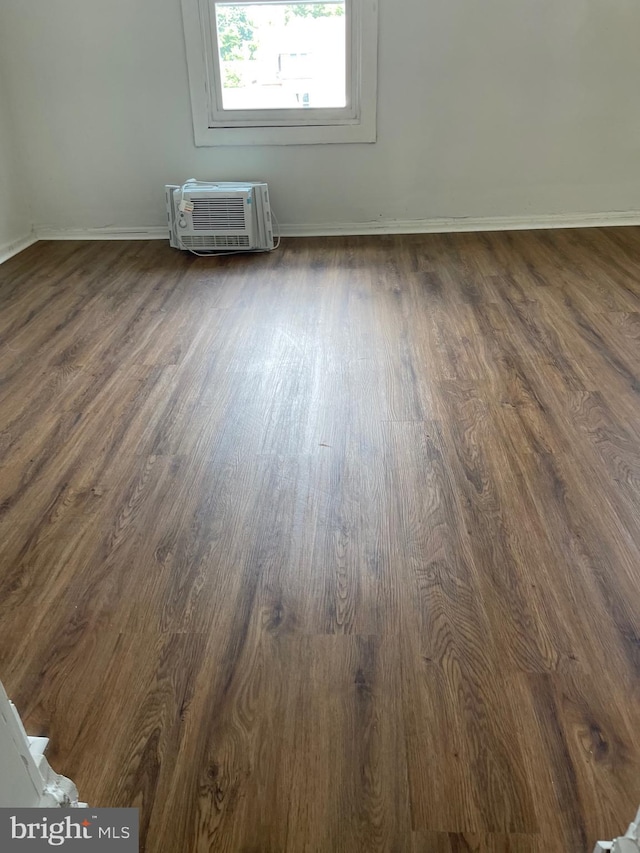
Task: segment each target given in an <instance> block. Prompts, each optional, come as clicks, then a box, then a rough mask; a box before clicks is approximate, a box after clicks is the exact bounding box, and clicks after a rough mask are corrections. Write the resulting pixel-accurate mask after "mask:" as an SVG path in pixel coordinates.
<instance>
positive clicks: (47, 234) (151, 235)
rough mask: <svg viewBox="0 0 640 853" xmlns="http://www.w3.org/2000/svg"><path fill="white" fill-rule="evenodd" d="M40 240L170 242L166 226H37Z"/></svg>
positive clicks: (37, 234)
mask: <svg viewBox="0 0 640 853" xmlns="http://www.w3.org/2000/svg"><path fill="white" fill-rule="evenodd" d="M35 235H36V238H37V239H38V240H167V241H168V240H169V229H168V228H167V226H166V225H151V226H149V227H144V226H143V227H141V228H117V227H116V226H107V227H106V228H48V227H46V226H42V227H39V226H36V227H35Z"/></svg>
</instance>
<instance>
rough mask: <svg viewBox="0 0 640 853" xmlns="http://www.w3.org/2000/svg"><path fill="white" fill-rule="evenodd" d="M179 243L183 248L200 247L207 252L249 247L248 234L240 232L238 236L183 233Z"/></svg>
mask: <svg viewBox="0 0 640 853" xmlns="http://www.w3.org/2000/svg"><path fill="white" fill-rule="evenodd" d="M181 243H182V245H183V246H184V248H185V249H200V250H201V251H204V252H207V251H209V252H210V251H212V250H214V249H248V248H250V243H249V235H248V234H241V235H239V236H236V235H232V234H223V235H221V236H211V237H205V236H201V237H190V236H189V235H187V234H185V235H184V237H182V238H181Z"/></svg>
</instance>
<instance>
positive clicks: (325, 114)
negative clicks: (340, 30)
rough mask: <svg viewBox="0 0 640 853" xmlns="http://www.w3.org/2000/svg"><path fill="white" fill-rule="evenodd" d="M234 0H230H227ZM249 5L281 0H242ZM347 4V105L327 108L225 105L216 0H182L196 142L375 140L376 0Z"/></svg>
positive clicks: (304, 142)
mask: <svg viewBox="0 0 640 853" xmlns="http://www.w3.org/2000/svg"><path fill="white" fill-rule="evenodd" d="M229 2H230V0H229ZM238 2H239V3H242V2H245V3H246V4H247V5H250V4H251V2H253V3H255V2H258V3H267V4H269V3H274V2H279V0H238ZM280 2H295V0H280ZM345 4H346V6H347V16H346V27H347V51H346V55H347V106H346V107H345V108H344V109H336V110H325V109H316V110H314V109H308V108H306V109H305V108H300V110H264V111H259V110H255V111H254V110H246V111H240V110H221V109H220V107H221V105H222V92H221V87H220V74H219V73H217V74H216V73H215V71H214V69H215V68H218V67H219V66H218V53H217V43H216V27H215V20H214V16H215V6H214V0H182V18H183V23H184V35H185V44H186V50H187V67H188V73H189V90H190V94H191V111H192V116H193V131H194V138H195V144H196V145H197V146H203V147H204V146H216V145H305V144H318V143H329V142H375V141H376V98H377V58H378V3H377V0H345Z"/></svg>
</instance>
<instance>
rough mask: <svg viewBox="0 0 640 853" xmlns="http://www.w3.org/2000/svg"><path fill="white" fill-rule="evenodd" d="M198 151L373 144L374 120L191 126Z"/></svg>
mask: <svg viewBox="0 0 640 853" xmlns="http://www.w3.org/2000/svg"><path fill="white" fill-rule="evenodd" d="M194 131H195V144H196V146H198V147H199V148H205V147H214V146H218V145H220V146H224V145H231V146H236V145H325V144H327V143H332V142H334V143H350V142H375V141H376V127H375V119H374V120H373V121H372V122H370V123H368V122H360V123H359V124H344V125H330V126H325V125H322V126H318V125H315V126H313V125H309V126H307V127H195V128H194Z"/></svg>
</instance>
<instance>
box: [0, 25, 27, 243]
mask: <svg viewBox="0 0 640 853" xmlns="http://www.w3.org/2000/svg"><path fill="white" fill-rule="evenodd" d="M1 45H2V38H1V36H0V48H1ZM15 130H16V129H15V127H14V126H13V123H12V121H11V110H10V107H9V98H8V93H7V87H6V80H5V78H4V76H3V74H2V71H1V68H0V260H1V259H2V258H4V257H6V256H7V255H8V254H10V253H11V251H12V249H14V248H16V247H17V244H18V243H20V242H22V241H23V240H24V239H25V238H26V237H28V235H29V234H30V232H31V219H30V216H29V210H28V190H27V188H26V187H25V186H24V185H21V182H20V171H21V170H20V165H19V163H20V158H19V156H18V146H17V141H16V133H15Z"/></svg>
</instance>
